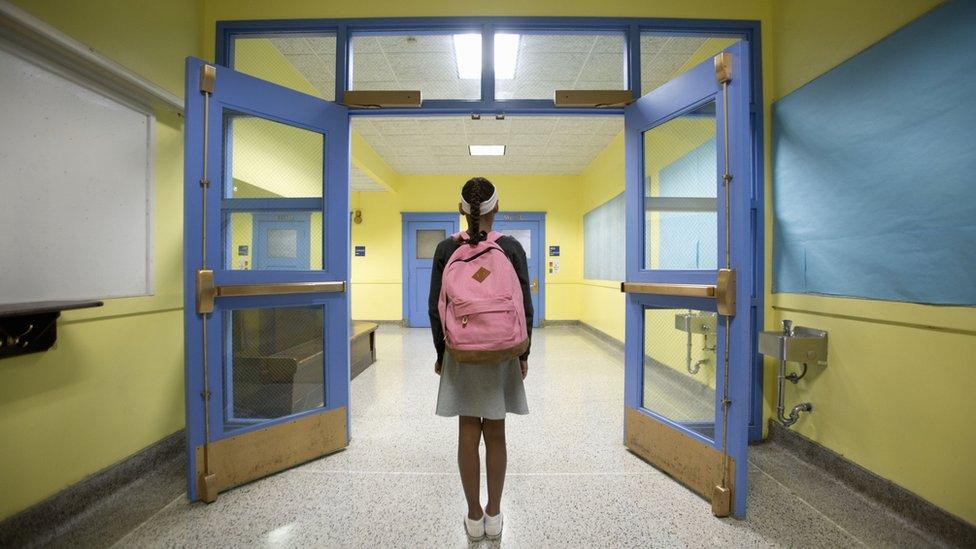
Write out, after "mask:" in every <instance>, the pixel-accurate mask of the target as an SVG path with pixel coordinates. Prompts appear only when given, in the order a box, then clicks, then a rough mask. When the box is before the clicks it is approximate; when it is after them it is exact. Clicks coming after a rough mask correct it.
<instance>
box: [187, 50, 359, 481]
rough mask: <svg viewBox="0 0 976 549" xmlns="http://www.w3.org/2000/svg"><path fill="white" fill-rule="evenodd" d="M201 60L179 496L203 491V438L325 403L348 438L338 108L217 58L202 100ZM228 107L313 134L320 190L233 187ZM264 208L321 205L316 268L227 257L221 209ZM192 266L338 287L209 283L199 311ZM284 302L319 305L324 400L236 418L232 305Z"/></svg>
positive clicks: (195, 94) (251, 280) (190, 135)
mask: <svg viewBox="0 0 976 549" xmlns="http://www.w3.org/2000/svg"><path fill="white" fill-rule="evenodd" d="M205 65H208V63H206V62H205V61H203V60H200V59H196V58H188V59H187V61H186V74H185V82H186V89H185V93H186V96H185V97H186V110H185V114H186V120H185V126H184V151H185V152H184V326H185V333H184V334H185V335H184V337H185V364H186V431H187V435H186V436H187V448H188V451H187V496H188V498H189V499H191V500H196V499H199V498H200V497H202V494H201V493H200V490H201V485H200V484H198V477H197V474H196V473H197V472H198V463H197V450H198V449H200V448H202V447H203V446H204V445H205V444H208V443H210V444H212V443H216V442H220V441H222V440H227V439H231V438H235V437H238V436H241V435H247V434H252V433H253V434H258V433H259V432H264V433H266V434H269V435H271V436H274V434H275V433H279V432H280V430H278V428H279V427H284V424H286V423H290V422H296V421H301V420H303V419H306V418H311V417H312V416H316V415H319V414H324V413H328V412H331V413H332V414H333V416H334V415H335V414H342V416H344V418H343V419H344V421H343V422H342V423H343V424H344V425H345V433H344V438H342V439H341V440H339V443H340V444H341V445H342V446H344V445H345V444H346V443H348V440H349V430H348V426H349V421H348V412H349V294H348V292H347V291H345V288H346V287H347V281H348V280H349V246H348V243H349V223H348V220H349V214H348V212H349V182H348V166H349V156H348V155H349V117H348V113H347V110H346V109H345V108H344V107H342V106H340V105H336V104H333V103H329V102H326V101H323V100H321V99H318V98H315V97H311V96H308V95H304V94H301V93H298V92H295V91H293V90H290V89H287V88H283V87H281V86H276V85H274V84H271V83H268V82H265V81H263V80H259V79H257V78H253V77H251V76H248V75H244V74H240V73H237V72H235V71H232V70H230V69H227V68H224V67H220V66H217V67H214V69H215V78H214V86H213V93H212V94H210V97H209V100H208V99H207V94H205V93H202V92H201V70H202V69H203V68H204V66H205ZM231 115H244V116H254V117H260V118H263V119H266V120H270V121H274V122H277V123H281V124H286V125H290V126H294V127H299V128H303V129H306V130H310V131H312V132H316V133H320V134H322V135H323V136H324V137H323V140H324V141H323V142H324V145H323V160H324V166H325V167H324V169H323V173H322V181H323V188H322V192H321V195H320V196H319V197H317V198H316V197H312V198H233V196H234V195H233V180H232V177H231V173H232V170H231V169H230V165H229V164H227V163H228V162H230V161H231V159H232V155H231V154H229V152H228V151H227V150H225V147H229V146H233V145H232V140H231V139H228V138H227V137H228V136H227V135H225V134H226V133H228V132H229V128H230V127H231V126H230V125H228V124H225V122H226V121H227V120H228V118H227V117H228V116H231ZM205 135H206V138H205V137H204V136H205ZM325 197H327V198H325ZM267 212H296V213H302V214H306V213H308V212H320V213H321V214H322V217H323V220H324V222H323V224H324V226H323V233H324V239H323V241H322V243H321V246H322V257H323V263H324V268H322V269H320V270H311V269H308V268H306V269H303V270H253V269H251V270H238V269H235V267H234V264H233V263H232V262H231V258H232V257H233V254H231V253H230V251H229V250H228V249H227V247H228V246H230V245H231V240H230V239H229V238H225V234H226V233H225V232H224V228H226V227H227V226H228V223H229V221H228V220H229V218H230V216H231V215H232V214H234V213H251V214H258V215H260V214H262V213H267ZM204 243H205V246H204ZM201 269H202V270H204V272H207V271H209V272H211V273H212V280H213V284H214V286H215V287H219V288H223V287H228V288H233V287H234V286H240V285H254V286H252V288H254V287H258V288H267V287H269V285H270V286H274V285H280V284H287V283H333V284H331V286H333V287H340V288H343V290H342V291H337V292H329V293H325V292H318V291H316V292H314V293H298V294H295V293H293V294H287V295H282V294H278V293H275V292H273V291H268V292H264V293H261V292H259V293H257V294H255V295H246V296H242V297H222V296H221V295H220V294H219V293H216V292H214V293H211V294H209V295H211V296H213V303H212V312H209V313H208V312H202V313H198V303H197V291H198V282H197V276H198V271H200V270H201ZM338 283H342V284H341V285H340V284H338ZM279 287H280V286H279ZM292 307H296V308H297V307H302V308H305V309H308V310H311V311H314V314H321V315H322V319H323V320H322V325H323V326H322V331H321V334H313V335H312V337H315V338H317V337H321V341H322V344H321V348H322V349H323V351H322V358H321V361H322V364H323V366H322V368H323V369H324V371H322V372H321V380H322V381H321V383H323V384H324V390H323V394H322V400H323V401H324V402H323V404H322V405H320V406H318V407H314V408H312V409H307V410H305V411H302V412H299V413H297V414H296V413H293V414H291V415H285V416H283V417H277V418H275V419H255V418H252V419H248V420H245V421H243V422H236V421H233V420H234V414H233V408H232V407H231V406H230V402H229V401H230V400H231V399H232V398H233V397H232V394H233V392H232V389H233V387H232V386H231V385H230V384H229V381H228V379H229V378H226V377H225V376H224V373H225V361H226V360H228V356H229V355H228V352H229V351H230V345H229V341H230V330H231V328H230V326H231V325H232V323H233V321H232V316H233V315H232V312H233V311H235V310H240V309H272V308H276V309H287V308H292ZM313 331H314V328H313ZM233 360H236V359H233ZM227 364H232V363H231V362H227ZM205 379H206V384H205V382H204V380H205ZM205 401H206V402H205ZM342 416H340V417H342ZM228 417H229V418H230V419H231V420H232V421H231V422H230V423H228V422H227V421H226V420H227V419H228ZM259 417H260V416H259ZM337 436H338V435H337ZM266 446H274V445H273V444H271V445H266ZM267 473H268V472H267V471H266V472H265V474H267Z"/></svg>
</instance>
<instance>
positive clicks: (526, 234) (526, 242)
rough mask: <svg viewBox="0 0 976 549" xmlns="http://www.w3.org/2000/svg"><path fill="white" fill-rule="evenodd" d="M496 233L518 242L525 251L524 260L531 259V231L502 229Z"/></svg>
mask: <svg viewBox="0 0 976 549" xmlns="http://www.w3.org/2000/svg"><path fill="white" fill-rule="evenodd" d="M498 232H500V233H502V234H503V235H506V236H510V237H512V238H514V239H515V240H518V241H519V244H521V245H522V249H523V250H525V258H526V259H532V229H502V230H500V231H498Z"/></svg>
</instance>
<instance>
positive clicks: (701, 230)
mask: <svg viewBox="0 0 976 549" xmlns="http://www.w3.org/2000/svg"><path fill="white" fill-rule="evenodd" d="M715 128H716V125H715V102H714V101H712V102H709V103H706V104H705V105H703V106H701V107H699V108H697V109H695V110H693V111H691V112H688V113H685V114H684V115H682V116H678V117H676V118H672V119H671V120H669V121H667V122H665V123H664V124H661V125H660V126H656V127H654V128H651V129H650V130H647V131H645V132H644V137H643V140H644V143H643V156H644V172H643V173H644V179H643V183H644V206H645V207H644V234H643V236H644V268H645V269H660V270H714V269H715V268H716V262H717V260H718V248H717V244H718V216H717V211H716V192H717V181H716V167H717V165H718V160H717V152H716V148H715Z"/></svg>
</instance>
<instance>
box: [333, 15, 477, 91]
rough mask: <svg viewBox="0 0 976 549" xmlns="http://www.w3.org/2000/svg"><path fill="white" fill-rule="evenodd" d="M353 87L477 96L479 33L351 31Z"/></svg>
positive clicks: (356, 88) (358, 88)
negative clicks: (376, 32) (354, 32)
mask: <svg viewBox="0 0 976 549" xmlns="http://www.w3.org/2000/svg"><path fill="white" fill-rule="evenodd" d="M351 52H352V55H351V59H350V71H351V73H352V85H351V86H350V89H353V90H420V94H421V97H422V98H423V99H424V100H428V99H471V100H474V99H480V98H481V34H479V33H474V32H457V33H439V34H423V33H418V34H374V33H363V34H357V35H354V36H353V37H352V48H351Z"/></svg>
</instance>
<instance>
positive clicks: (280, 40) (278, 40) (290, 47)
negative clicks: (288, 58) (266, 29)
mask: <svg viewBox="0 0 976 549" xmlns="http://www.w3.org/2000/svg"><path fill="white" fill-rule="evenodd" d="M268 40H269V41H270V42H271V43H272V44H274V47H276V48H278V51H280V52H281V53H283V54H286V55H287V54H290V53H299V54H303V53H308V54H310V53H314V52H313V51H312V47H311V45H310V44H309V43H308V42H306V41H305V38H304V37H302V36H274V37H271V38H269V39H268Z"/></svg>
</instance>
